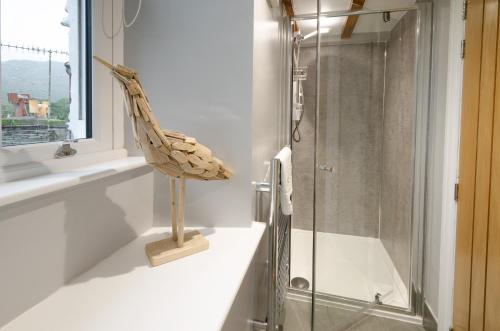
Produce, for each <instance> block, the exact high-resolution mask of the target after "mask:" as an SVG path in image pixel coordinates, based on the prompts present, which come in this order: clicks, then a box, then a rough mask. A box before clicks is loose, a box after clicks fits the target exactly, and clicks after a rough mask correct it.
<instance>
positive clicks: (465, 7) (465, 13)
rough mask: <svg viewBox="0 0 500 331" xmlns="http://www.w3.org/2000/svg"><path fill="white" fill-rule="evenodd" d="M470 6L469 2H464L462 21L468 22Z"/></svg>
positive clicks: (466, 0)
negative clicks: (468, 7)
mask: <svg viewBox="0 0 500 331" xmlns="http://www.w3.org/2000/svg"><path fill="white" fill-rule="evenodd" d="M468 5H469V1H468V0H463V4H462V20H464V21H465V20H466V19H467V6H468Z"/></svg>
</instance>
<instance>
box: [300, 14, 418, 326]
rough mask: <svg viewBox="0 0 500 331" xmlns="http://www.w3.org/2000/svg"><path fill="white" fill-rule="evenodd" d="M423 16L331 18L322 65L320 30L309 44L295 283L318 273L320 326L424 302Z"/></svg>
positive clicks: (304, 56) (304, 47)
mask: <svg viewBox="0 0 500 331" xmlns="http://www.w3.org/2000/svg"><path fill="white" fill-rule="evenodd" d="M420 14H421V12H420V10H418V9H417V7H415V8H412V9H410V8H408V9H407V10H400V11H390V10H388V11H374V12H371V13H360V15H351V16H345V15H344V16H342V15H335V14H334V13H330V14H328V15H330V16H328V17H322V18H321V19H320V29H319V32H320V45H319V46H320V47H319V54H320V56H319V65H320V66H319V68H320V70H319V73H317V72H316V63H317V62H316V60H317V57H316V54H317V53H316V52H317V49H316V37H317V34H315V33H314V31H312V32H311V33H310V34H306V38H305V39H304V40H302V41H301V44H300V60H299V61H298V63H297V64H296V67H299V68H300V70H301V72H302V73H303V72H306V73H307V76H306V77H307V79H305V80H304V81H302V86H301V91H300V92H301V97H302V98H303V100H302V107H303V114H301V116H300V122H299V123H298V125H297V122H295V123H294V124H295V126H296V127H298V131H299V133H300V135H299V139H295V138H296V137H294V139H293V142H292V148H293V151H294V160H293V162H294V164H293V166H294V186H295V187H296V188H298V191H299V192H297V189H296V190H294V211H297V212H296V213H295V214H294V219H293V222H292V224H293V225H292V227H293V229H292V253H291V255H292V257H291V278H292V288H293V287H296V286H295V285H297V286H300V285H301V284H302V283H301V284H299V282H298V281H299V280H300V278H305V279H306V280H308V281H312V284H311V287H309V288H308V289H309V290H311V294H312V298H313V299H312V300H313V306H312V308H313V309H312V315H313V318H312V324H313V330H347V329H349V328H350V327H351V326H352V325H353V324H356V323H360V322H362V321H363V319H364V317H366V316H367V313H368V312H369V311H371V310H373V309H379V308H382V309H386V310H392V311H399V312H407V313H410V312H414V310H415V307H411V305H410V301H411V292H412V291H411V290H412V288H413V287H415V284H413V281H412V280H413V277H412V272H413V273H414V269H415V266H414V265H412V251H414V249H413V247H414V245H415V244H416V243H415V237H418V235H416V234H415V232H414V230H415V229H416V228H417V227H416V226H415V220H414V214H415V208H418V206H415V203H414V200H415V198H416V196H415V194H419V193H418V192H416V187H418V185H417V184H416V181H417V179H416V177H415V174H416V173H417V170H416V169H417V168H419V167H422V164H424V166H425V158H424V159H423V161H422V159H421V158H420V157H419V156H418V154H417V153H416V150H417V147H418V146H417V145H418V144H420V146H421V145H422V144H423V143H422V142H421V141H418V136H419V135H421V134H422V132H424V131H425V130H426V124H425V119H422V118H421V116H420V115H418V111H417V109H419V107H421V105H419V102H417V99H418V98H419V97H421V96H420V95H419V92H418V91H419V88H418V87H419V84H420V85H422V81H421V80H419V78H418V75H417V73H418V72H419V70H420V69H419V62H418V59H419V57H420V56H421V55H419V56H417V49H418V45H419V35H418V33H419V24H420V22H421V16H420ZM311 21H314V22H312V24H311V22H309V23H307V22H305V21H301V22H300V23H301V25H302V27H307V26H314V25H315V24H316V20H311ZM317 74H319V76H318V77H317ZM317 80H318V81H319V82H317ZM317 83H318V85H316V84H317ZM423 86H425V84H423ZM294 88H297V84H296V83H295V84H294ZM317 93H318V94H319V95H317ZM316 103H317V105H318V108H317V109H315V108H316ZM296 117H297V116H296ZM296 119H299V117H297V118H296ZM292 126H293V125H292ZM312 146H315V148H312ZM424 146H425V144H424ZM422 162H423V163H422ZM417 163H418V164H417ZM310 173H313V174H314V176H309V175H304V174H310ZM295 174H297V175H295ZM310 245H312V247H313V250H312V254H311V251H310V250H308V249H307V247H311V246H310ZM308 260H309V261H311V260H312V269H308V263H307V262H305V261H308ZM301 261H302V262H301ZM301 276H303V277H301ZM294 279H295V280H296V281H297V284H295V285H294V284H293V280H294ZM366 322H367V323H369V321H366ZM369 329H370V328H369ZM367 330H368V329H367ZM370 330H375V331H376V330H378V328H377V327H372V328H371V329H370ZM380 330H383V328H382V329H380Z"/></svg>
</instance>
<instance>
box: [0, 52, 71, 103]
mask: <svg viewBox="0 0 500 331" xmlns="http://www.w3.org/2000/svg"><path fill="white" fill-rule="evenodd" d="M48 71H49V62H48V61H43V62H42V61H28V60H9V61H5V62H2V71H1V76H2V85H1V87H2V90H1V95H0V98H1V103H2V104H4V105H6V104H8V100H7V93H9V92H17V93H28V94H30V95H31V97H32V98H38V99H47V97H48V82H49V73H48ZM68 88H69V78H68V75H67V74H66V68H65V67H64V63H63V62H56V61H52V89H51V90H52V95H51V101H52V102H54V101H57V100H59V99H62V98H67V97H68Z"/></svg>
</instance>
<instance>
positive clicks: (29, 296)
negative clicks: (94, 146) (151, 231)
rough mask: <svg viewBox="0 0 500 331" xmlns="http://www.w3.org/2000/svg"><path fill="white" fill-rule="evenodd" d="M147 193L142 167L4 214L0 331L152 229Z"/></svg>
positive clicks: (148, 176) (148, 181)
mask: <svg viewBox="0 0 500 331" xmlns="http://www.w3.org/2000/svg"><path fill="white" fill-rule="evenodd" d="M152 186H153V175H152V173H151V170H150V169H149V168H148V167H143V168H140V169H137V170H134V171H131V172H127V173H124V174H119V175H115V176H111V177H108V178H106V179H104V180H99V181H95V182H91V183H88V184H84V185H80V186H76V187H74V188H73V189H69V190H64V191H59V192H57V193H53V194H49V195H44V196H41V197H38V198H34V199H29V200H26V201H22V202H19V203H17V204H14V205H10V206H6V207H2V208H1V209H0V327H1V326H2V325H4V324H5V323H7V322H8V321H10V320H12V319H13V318H14V317H16V316H17V315H19V314H21V313H22V312H24V311H25V310H27V309H28V308H30V307H32V306H33V305H35V304H36V303H38V302H39V301H41V300H43V299H44V298H46V297H47V296H48V295H50V294H51V293H52V292H53V291H55V290H56V289H58V288H59V287H61V286H62V285H64V284H65V283H67V282H68V281H70V280H71V279H73V278H74V277H75V276H77V275H79V274H80V273H82V272H83V271H85V270H87V269H89V268H90V267H92V266H93V265H95V264H96V263H98V262H99V261H100V260H102V259H103V258H105V257H107V256H108V255H110V254H111V253H112V252H113V251H115V250H116V249H118V248H119V247H121V246H123V245H124V244H126V243H128V242H129V241H131V240H132V239H134V238H135V237H136V235H137V234H140V233H142V232H144V231H145V230H146V229H148V228H149V227H151V225H152V219H153V216H152V210H153V197H152ZM120 272H126V271H123V270H122V271H120Z"/></svg>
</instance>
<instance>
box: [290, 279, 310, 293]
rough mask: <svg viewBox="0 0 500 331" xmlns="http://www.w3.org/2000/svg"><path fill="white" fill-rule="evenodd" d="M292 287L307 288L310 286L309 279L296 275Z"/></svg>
mask: <svg viewBox="0 0 500 331" xmlns="http://www.w3.org/2000/svg"><path fill="white" fill-rule="evenodd" d="M291 284H292V287H294V288H298V289H300V290H307V289H308V288H309V281H308V280H307V279H305V278H302V277H294V278H293V279H292V281H291Z"/></svg>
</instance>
